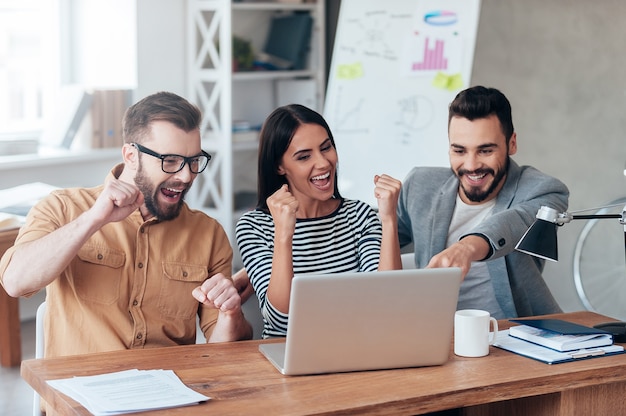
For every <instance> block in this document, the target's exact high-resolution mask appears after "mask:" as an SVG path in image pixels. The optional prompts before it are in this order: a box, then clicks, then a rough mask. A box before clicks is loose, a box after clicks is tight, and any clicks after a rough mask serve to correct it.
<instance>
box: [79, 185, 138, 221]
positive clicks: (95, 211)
mask: <svg viewBox="0 0 626 416" xmlns="http://www.w3.org/2000/svg"><path fill="white" fill-rule="evenodd" d="M143 203H144V198H143V194H142V193H141V191H140V190H139V188H137V186H135V185H134V184H131V183H128V182H124V181H121V180H119V179H112V180H110V181H107V182H106V183H105V184H104V189H103V190H102V193H101V194H100V196H99V197H98V199H97V200H96V203H95V204H94V205H93V207H91V209H90V210H89V211H88V212H89V215H90V216H91V217H92V218H93V219H94V221H96V222H98V223H100V224H102V225H104V224H108V223H110V222H116V221H121V220H123V219H124V218H126V217H128V216H129V215H130V214H131V213H132V212H134V211H135V210H136V209H137V208H139V207H140V206H141V205H143Z"/></svg>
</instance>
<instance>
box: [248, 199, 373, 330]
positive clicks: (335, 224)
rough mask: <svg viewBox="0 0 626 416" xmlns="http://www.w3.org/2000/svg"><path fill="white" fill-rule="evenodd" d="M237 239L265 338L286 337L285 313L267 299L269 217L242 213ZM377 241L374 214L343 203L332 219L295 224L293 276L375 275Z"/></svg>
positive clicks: (271, 249)
mask: <svg viewBox="0 0 626 416" xmlns="http://www.w3.org/2000/svg"><path fill="white" fill-rule="evenodd" d="M236 237H237V245H238V246H239V252H240V253H241V258H242V260H243V264H244V267H245V268H246V271H247V273H248V276H249V277H250V281H251V283H252V286H253V287H254V291H255V292H256V295H257V297H258V298H259V306H260V308H261V314H262V315H263V321H264V329H263V337H264V338H268V337H275V336H286V334H287V323H288V318H289V317H288V314H285V313H282V312H280V311H278V310H277V309H275V308H274V307H273V306H272V304H271V303H270V302H269V301H268V300H267V296H266V294H267V288H268V285H269V282H270V276H271V272H272V256H273V254H274V221H273V219H272V216H271V215H270V214H267V213H264V212H262V211H260V210H256V211H250V212H247V213H245V214H244V215H243V216H242V217H241V219H240V220H239V221H238V222H237V227H236ZM381 240H382V226H381V223H380V220H379V218H378V216H377V214H376V212H375V211H374V210H373V209H372V208H371V207H370V206H369V205H368V204H366V203H364V202H361V201H356V200H348V199H345V200H343V201H342V203H341V204H340V205H339V207H338V208H337V209H336V210H335V211H334V212H333V213H331V214H330V215H327V216H324V217H320V218H307V219H298V220H297V221H296V229H295V233H294V236H293V271H294V275H299V274H312V273H315V274H325V273H340V272H354V271H374V270H376V269H377V268H378V262H379V259H380V245H381Z"/></svg>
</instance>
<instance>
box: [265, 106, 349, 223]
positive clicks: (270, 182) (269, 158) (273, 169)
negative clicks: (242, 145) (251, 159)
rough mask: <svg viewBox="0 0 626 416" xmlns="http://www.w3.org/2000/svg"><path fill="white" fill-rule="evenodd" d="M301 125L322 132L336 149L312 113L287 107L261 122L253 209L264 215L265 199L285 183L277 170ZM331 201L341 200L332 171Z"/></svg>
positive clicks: (330, 137) (305, 109)
mask: <svg viewBox="0 0 626 416" xmlns="http://www.w3.org/2000/svg"><path fill="white" fill-rule="evenodd" d="M302 124H317V125H320V126H322V127H323V128H324V129H325V130H326V133H327V134H328V138H329V139H330V142H331V144H332V146H333V147H334V148H335V149H336V146H335V139H334V138H333V134H332V133H331V131H330V127H328V123H326V120H324V117H322V116H321V115H320V114H319V113H317V112H316V111H314V110H311V109H310V108H308V107H305V106H303V105H300V104H290V105H286V106H283V107H278V108H277V109H276V110H274V111H273V112H272V113H271V114H270V115H269V116H268V117H267V119H265V122H264V123H263V128H262V129H261V134H260V138H259V164H258V178H257V181H258V201H257V206H256V207H257V209H260V210H262V211H265V212H268V211H269V209H268V208H267V198H269V197H270V196H271V195H272V194H273V193H274V192H276V191H277V190H278V189H279V188H280V187H281V186H283V185H284V184H286V183H287V179H285V176H283V175H279V174H278V166H279V165H280V162H281V160H282V157H283V155H284V154H285V152H286V151H287V148H289V144H291V140H292V139H293V136H294V134H295V133H296V130H298V127H300V126H301V125H302ZM333 197H335V198H341V195H340V194H339V189H338V187H337V172H336V171H335V189H334V192H333Z"/></svg>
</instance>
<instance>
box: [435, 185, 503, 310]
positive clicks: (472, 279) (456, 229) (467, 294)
mask: <svg viewBox="0 0 626 416" xmlns="http://www.w3.org/2000/svg"><path fill="white" fill-rule="evenodd" d="M495 204H496V200H495V198H494V199H492V200H490V201H488V202H485V203H484V204H478V205H468V204H466V203H465V202H463V201H462V200H461V197H460V196H459V195H458V194H457V196H456V206H455V208H454V214H452V222H451V223H450V228H449V229H448V241H447V244H446V247H450V246H451V245H452V244H454V243H456V242H458V241H459V237H461V236H462V235H465V234H468V233H470V232H471V231H472V230H473V229H474V227H476V226H477V225H478V224H480V223H481V222H482V221H483V220H484V219H485V218H487V217H488V216H490V215H491V211H492V209H493V207H494V205H495ZM460 309H482V310H486V311H489V313H490V314H491V316H493V317H494V318H496V319H503V318H505V316H504V312H503V311H502V308H500V305H499V304H498V301H497V300H496V295H495V292H494V290H493V285H492V284H491V277H490V276H489V271H488V270H487V264H486V263H485V262H484V261H475V262H472V264H471V267H470V270H469V272H468V273H467V276H465V279H464V280H463V282H462V283H461V289H460V292H459V301H458V303H457V310H460Z"/></svg>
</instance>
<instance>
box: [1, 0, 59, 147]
mask: <svg viewBox="0 0 626 416" xmlns="http://www.w3.org/2000/svg"><path fill="white" fill-rule="evenodd" d="M59 57H60V54H59V4H58V1H56V0H0V137H1V136H6V135H9V134H11V135H13V136H16V135H18V136H20V135H25V134H32V133H34V132H37V131H40V130H41V129H42V127H43V121H44V117H45V115H46V113H47V112H48V111H51V110H50V105H51V104H50V103H51V101H52V97H53V96H54V95H55V94H56V89H57V88H58V85H59Z"/></svg>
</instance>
